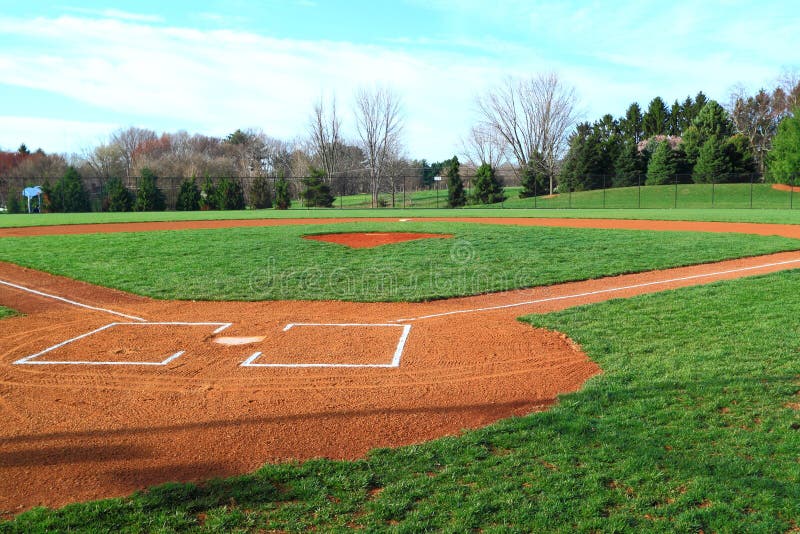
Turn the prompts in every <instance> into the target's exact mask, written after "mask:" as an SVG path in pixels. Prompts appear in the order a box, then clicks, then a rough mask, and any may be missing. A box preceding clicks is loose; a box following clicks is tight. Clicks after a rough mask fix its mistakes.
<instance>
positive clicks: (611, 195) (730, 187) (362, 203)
mask: <svg viewBox="0 0 800 534" xmlns="http://www.w3.org/2000/svg"><path fill="white" fill-rule="evenodd" d="M521 190H522V188H521V187H506V188H505V192H506V196H507V197H508V198H507V199H506V200H505V201H504V202H502V203H498V204H493V205H491V206H485V205H476V206H468V208H479V209H486V208H527V209H531V208H542V209H569V208H579V209H606V208H608V209H640V208H641V209H669V208H683V209H712V208H713V209H731V208H740V209H741V208H758V209H790V208H798V207H800V205H799V204H800V194H798V193H794V194H793V193H791V192H787V191H777V190H775V189H773V188H772V185H771V184H753V185H752V186H751V185H750V184H713V185H712V184H678V186H677V187H675V185H657V186H642V187H617V188H609V189H606V190H605V191H604V190H594V191H583V192H575V193H571V194H570V193H562V194H558V195H555V196H553V197H552V198H547V197H544V196H539V197H536V198H519V193H520V191H521ZM467 195H468V196H469V190H467ZM381 198H382V199H383V200H385V201H386V202H387V203H389V205H391V196H390V195H386V194H382V195H381ZM446 202H447V190H444V189H443V190H440V191H436V190H425V191H415V192H413V193H408V194H407V195H406V196H405V197H404V196H403V195H402V194H400V195H396V196H395V205H396V206H398V207H411V208H444V207H446V206H445V205H446ZM795 202H797V203H798V204H795ZM371 204H372V197H371V196H370V195H349V196H345V197H340V198H339V199H338V200H337V203H336V206H337V207H346V208H359V207H360V208H369V207H370V206H371Z"/></svg>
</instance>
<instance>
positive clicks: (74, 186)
mask: <svg viewBox="0 0 800 534" xmlns="http://www.w3.org/2000/svg"><path fill="white" fill-rule="evenodd" d="M49 197H50V202H49V204H50V206H49V209H50V211H52V212H55V213H59V212H60V213H74V212H83V211H90V208H89V194H88V193H87V192H86V189H85V188H84V187H83V181H81V176H80V175H79V174H78V171H77V170H76V169H75V167H72V166H70V167H68V168H67V170H66V172H65V173H64V175H63V176H62V177H61V178H60V179H59V180H58V182H56V185H55V186H53V190H52V192H50V194H49Z"/></svg>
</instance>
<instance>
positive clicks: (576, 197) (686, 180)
mask: <svg viewBox="0 0 800 534" xmlns="http://www.w3.org/2000/svg"><path fill="white" fill-rule="evenodd" d="M695 178H696V177H695ZM221 179H222V178H215V179H211V180H212V182H213V183H214V184H215V185H216V184H218V183H219V181H220V180H221ZM228 179H229V180H235V181H238V183H239V184H240V185H241V186H242V190H243V193H244V197H245V205H247V206H250V205H251V202H250V196H251V188H252V186H253V181H254V180H255V178H254V177H233V178H230V177H228ZM304 179H305V177H291V178H286V180H287V182H288V185H289V194H290V196H291V198H292V208H293V209H296V208H308V207H307V206H306V205H305V203H304V201H303V198H302V195H301V193H302V191H303V190H304V189H305V185H304V183H303V180H304ZM185 180H186V178H184V177H159V178H158V181H157V185H158V188H159V189H160V190H161V191H162V192H163V193H164V196H165V198H166V206H167V209H168V210H171V209H175V205H176V201H177V200H178V194H179V192H180V189H181V184H182V183H183V182H184V181H185ZM267 180H268V183H269V187H270V188H271V191H272V196H273V199H274V198H275V183H276V182H277V181H278V180H279V178H278V177H275V176H270V177H267ZM462 180H463V181H464V187H465V192H466V195H467V198H468V199H470V197H471V193H472V190H473V180H474V177H473V176H464V177H462ZM82 181H83V185H84V188H85V189H86V191H87V193H88V194H89V198H90V204H91V209H92V211H103V209H104V205H105V203H104V198H105V196H106V185H107V183H108V179H103V178H83V179H82ZM204 181H205V178H203V179H197V186H198V188H201V187H202V185H203V183H204ZM509 181H510V182H511V183H508V182H509ZM45 182H49V184H50V185H51V186H52V185H53V184H54V183H55V180H52V179H50V180H43V179H41V178H37V177H27V178H19V177H16V178H0V209H3V210H4V209H5V208H6V206H8V201H9V198H10V197H11V196H17V198H18V200H19V201H20V204H22V205H24V204H25V203H26V201H25V199H24V198H23V197H22V196H21V192H22V190H23V189H24V188H25V187H29V186H36V185H43V184H44V183H45ZM122 182H123V184H124V185H125V187H126V188H128V189H129V190H130V191H131V192H133V193H134V194H135V193H136V190H137V188H138V182H139V179H137V178H132V179H127V180H123V181H122ZM327 185H328V186H329V188H330V192H331V194H332V195H333V196H334V202H333V206H332V207H333V208H337V209H369V208H385V209H392V208H395V209H399V208H430V209H436V208H445V207H447V205H448V204H447V183H446V181H444V180H442V181H433V182H432V183H430V184H423V183H421V180H420V177H419V175H413V176H395V177H392V178H391V179H387V180H385V181H384V183H382V185H381V187H380V188H378V192H377V194H376V195H373V194H372V192H371V191H372V188H371V187H370V183H369V182H368V180H366V179H364V178H350V177H334V178H333V180H331V182H329V183H327ZM505 195H506V200H504V201H503V202H500V203H496V204H490V205H485V204H475V203H471V202H469V200H468V204H467V206H466V208H496V209H503V208H516V209H666V208H693V209H708V208H743V209H749V208H753V209H758V208H773V209H795V208H796V207H800V206H798V204H800V175H799V176H794V177H793V178H792V179H791V180H789V184H768V183H764V182H763V180H762V179H761V177H759V176H758V175H756V174H747V175H725V176H715V177H710V178H709V180H708V181H707V182H704V183H695V182H693V180H692V176H690V175H673V176H668V177H664V178H663V179H662V180H660V183H659V184H657V185H649V184H648V183H647V180H646V178H645V176H628V177H626V178H624V179H621V178H620V177H618V176H605V175H585V176H581V177H580V179H576V180H571V181H569V180H562V181H561V182H560V183H558V184H557V185H556V186H555V187H554V189H553V192H552V194H551V192H550V189H549V184H544V183H537V184H535V185H534V187H533V189H532V190H531V191H528V192H527V194H526V193H525V192H524V191H523V188H522V187H521V186H520V185H519V184H518V183H514V181H513V180H506V184H505Z"/></svg>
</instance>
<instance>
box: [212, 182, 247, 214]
mask: <svg viewBox="0 0 800 534" xmlns="http://www.w3.org/2000/svg"><path fill="white" fill-rule="evenodd" d="M217 207H218V208H219V209H221V210H243V209H244V190H243V189H242V184H240V183H239V180H236V179H235V178H223V179H222V180H220V181H219V185H217Z"/></svg>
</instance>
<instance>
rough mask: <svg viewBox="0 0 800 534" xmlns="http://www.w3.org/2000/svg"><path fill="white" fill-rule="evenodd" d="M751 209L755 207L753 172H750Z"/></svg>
mask: <svg viewBox="0 0 800 534" xmlns="http://www.w3.org/2000/svg"><path fill="white" fill-rule="evenodd" d="M750 209H753V173H750Z"/></svg>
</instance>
